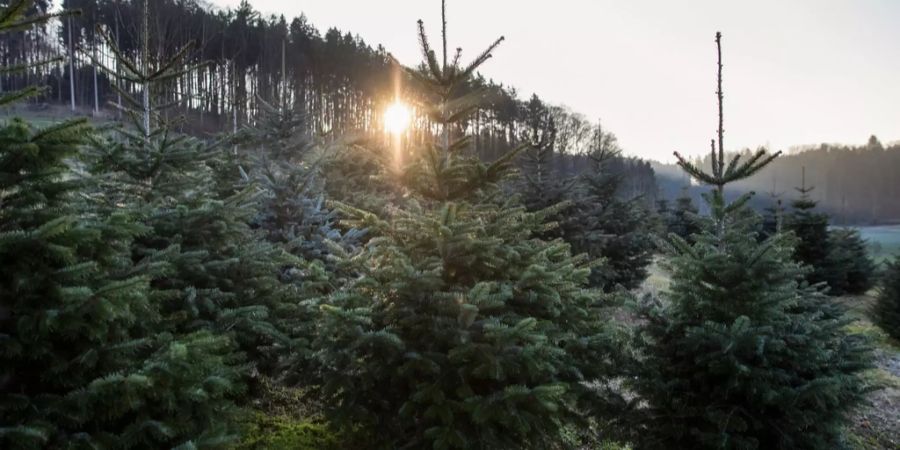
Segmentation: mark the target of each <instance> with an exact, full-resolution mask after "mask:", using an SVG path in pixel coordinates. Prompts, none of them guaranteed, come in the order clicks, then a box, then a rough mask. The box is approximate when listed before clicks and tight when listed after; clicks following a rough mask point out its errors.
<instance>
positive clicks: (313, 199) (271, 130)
mask: <svg viewBox="0 0 900 450" xmlns="http://www.w3.org/2000/svg"><path fill="white" fill-rule="evenodd" d="M258 102H259V103H260V105H261V115H260V118H259V120H258V121H257V124H256V125H255V126H253V127H248V128H247V129H246V130H244V133H243V134H244V136H243V137H242V140H243V141H244V145H243V146H242V147H246V152H247V153H248V157H247V158H245V159H246V161H244V162H243V167H242V168H241V169H240V170H246V171H245V172H243V173H244V174H246V177H247V181H249V182H251V183H256V185H257V186H259V188H261V189H262V190H263V193H264V194H263V196H262V199H261V202H260V205H259V214H258V215H257V217H256V219H255V220H254V221H253V224H254V225H255V226H257V227H259V228H260V229H262V230H264V231H265V233H266V238H267V240H269V241H271V242H275V243H278V244H280V245H282V246H285V247H287V248H288V249H289V250H290V251H291V253H293V254H295V255H297V256H300V257H301V258H303V259H304V260H306V261H311V262H312V261H318V262H319V263H321V264H323V265H324V266H325V267H326V268H327V270H328V271H329V272H331V273H332V274H334V272H336V271H337V270H338V268H337V267H335V264H334V263H335V261H334V260H333V258H330V255H331V254H332V253H333V252H335V251H338V252H340V253H342V254H343V253H348V252H352V251H353V250H354V249H355V248H356V247H357V246H358V245H359V243H360V242H361V240H362V239H363V238H364V236H365V230H342V229H340V228H339V227H338V226H337V219H338V217H337V211H335V210H334V209H332V208H329V207H328V206H327V205H326V193H325V186H324V184H325V180H324V177H323V171H324V167H325V166H327V165H328V164H330V161H329V157H330V155H331V154H332V153H333V152H332V151H328V150H334V149H327V150H325V151H323V149H322V147H323V146H322V145H320V144H317V143H315V142H313V139H312V138H310V137H309V135H308V133H307V132H306V130H305V129H304V126H305V124H304V120H303V116H302V115H301V114H299V113H298V112H297V111H295V109H294V108H290V107H287V106H282V107H276V106H274V105H272V104H269V103H268V102H266V101H264V100H262V99H258ZM244 167H246V169H244ZM336 247H338V248H339V249H336Z"/></svg>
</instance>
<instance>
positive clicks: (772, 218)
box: [761, 182, 784, 238]
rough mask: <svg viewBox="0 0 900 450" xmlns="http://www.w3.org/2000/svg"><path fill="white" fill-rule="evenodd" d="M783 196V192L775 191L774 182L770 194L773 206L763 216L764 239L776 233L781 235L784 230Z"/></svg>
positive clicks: (767, 208)
mask: <svg viewBox="0 0 900 450" xmlns="http://www.w3.org/2000/svg"><path fill="white" fill-rule="evenodd" d="M782 195H784V193H783V192H777V191H775V185H774V182H773V184H772V191H771V192H769V198H770V200H771V204H769V206H767V207H766V209H765V214H764V215H763V221H762V233H761V236H762V237H763V238H767V237H769V236H772V235H774V234H776V233H781V231H782V229H783V228H784V202H783V201H782V200H781V196H782Z"/></svg>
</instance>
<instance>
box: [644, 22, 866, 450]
mask: <svg viewBox="0 0 900 450" xmlns="http://www.w3.org/2000/svg"><path fill="white" fill-rule="evenodd" d="M716 42H717V45H718V46H719V49H720V50H719V89H718V92H717V94H718V97H719V114H720V115H719V139H718V152H717V151H716V148H715V141H714V145H713V158H712V160H713V164H712V170H711V171H710V172H706V171H703V170H701V169H700V168H699V167H696V166H694V165H692V164H690V163H689V162H688V161H686V160H684V159H683V158H681V157H680V156H678V158H679V164H680V165H681V166H682V167H683V168H684V170H685V171H686V172H688V173H689V174H690V175H691V176H693V177H694V178H696V179H698V180H701V181H703V182H704V183H707V184H710V185H712V186H714V187H715V189H714V190H713V191H712V192H711V193H709V194H707V195H706V197H705V198H706V201H707V204H708V205H709V208H710V217H709V218H708V219H706V220H705V221H706V222H708V225H707V226H706V227H704V229H705V231H703V232H702V233H700V234H697V235H695V242H694V243H693V244H689V243H688V242H687V241H685V240H684V239H683V238H681V237H679V236H677V235H674V234H672V235H671V240H670V249H669V250H670V253H671V257H670V259H669V262H668V265H669V266H670V268H671V270H672V285H671V287H670V288H669V291H668V292H667V293H666V296H665V298H664V299H663V303H658V304H655V305H650V306H649V307H648V308H647V309H646V310H645V311H644V313H645V314H644V318H645V319H646V323H645V324H643V325H642V326H641V329H640V332H639V333H638V337H639V339H638V346H639V347H640V349H641V350H642V353H643V354H642V359H641V361H640V362H639V366H640V367H641V371H640V373H639V377H638V378H637V379H636V380H635V381H634V387H635V389H636V390H637V392H638V393H639V394H640V396H641V397H642V398H643V399H645V400H646V401H647V403H648V407H647V408H646V410H644V413H645V416H644V422H643V426H642V427H641V428H639V429H638V430H637V431H638V433H639V443H640V444H641V446H642V447H645V448H666V449H676V448H683V449H697V448H717V449H788V448H797V449H801V448H802V449H807V448H838V447H840V446H841V436H840V431H841V427H842V425H843V424H844V421H845V419H846V417H847V413H848V412H849V411H850V410H851V408H853V407H854V406H856V405H858V404H859V403H860V402H861V401H862V400H863V394H864V392H865V390H866V388H865V384H864V382H863V380H862V378H861V372H862V371H863V370H864V369H866V368H868V367H869V366H870V364H871V355H870V348H869V345H868V343H867V341H866V340H865V339H864V338H863V337H862V336H860V335H848V334H847V332H846V331H845V325H846V324H847V323H848V321H849V320H848V319H847V318H846V317H845V316H844V315H843V311H842V310H841V309H840V308H839V307H838V306H837V305H836V304H834V303H832V302H830V301H829V300H828V299H827V297H825V296H824V295H823V293H822V292H821V291H820V290H819V289H818V288H817V287H816V286H809V285H807V284H805V283H801V281H800V280H801V278H802V276H803V274H804V269H803V267H802V266H801V265H799V264H798V263H796V262H793V261H792V258H791V256H792V253H793V251H794V249H793V238H792V237H791V235H790V234H783V233H777V234H775V235H773V236H771V237H769V238H767V239H765V240H762V241H760V240H759V239H758V238H757V232H756V230H757V229H758V222H759V220H758V218H757V217H756V216H755V215H753V214H748V213H747V212H746V209H747V207H746V203H747V201H748V200H749V198H750V195H746V196H743V197H741V198H740V199H738V200H736V201H734V202H732V203H728V202H726V200H725V198H724V195H723V191H724V187H725V185H727V184H728V183H730V182H732V181H736V180H740V179H743V178H746V177H748V176H750V175H752V174H753V173H755V172H757V171H759V170H760V169H762V168H763V167H764V166H765V165H766V164H767V163H768V162H770V161H771V160H772V159H773V158H774V157H775V156H777V154H775V155H766V154H765V153H763V152H762V151H760V152H757V153H755V154H754V155H753V156H752V157H751V158H750V159H748V160H747V161H746V162H744V163H741V162H740V161H739V159H740V156H735V157H734V159H732V160H731V161H729V162H727V163H726V161H725V159H724V151H723V143H722V136H723V131H722V88H721V86H722V85H721V67H722V66H721V35H720V34H717V35H716ZM676 155H677V154H676Z"/></svg>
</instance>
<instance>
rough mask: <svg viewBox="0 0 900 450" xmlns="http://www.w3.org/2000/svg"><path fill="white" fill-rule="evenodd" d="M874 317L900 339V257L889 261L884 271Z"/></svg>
mask: <svg viewBox="0 0 900 450" xmlns="http://www.w3.org/2000/svg"><path fill="white" fill-rule="evenodd" d="M872 319H873V321H874V322H875V323H876V324H878V326H880V327H881V329H882V330H884V331H885V332H886V333H887V334H888V335H890V336H891V337H892V338H894V339H897V340H900V257H896V258H894V261H893V262H890V263H888V265H887V270H885V271H884V275H883V276H882V281H881V286H880V289H879V291H878V298H877V299H876V301H875V307H874V308H873V309H872Z"/></svg>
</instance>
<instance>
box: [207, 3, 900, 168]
mask: <svg viewBox="0 0 900 450" xmlns="http://www.w3.org/2000/svg"><path fill="white" fill-rule="evenodd" d="M212 1H213V2H214V3H216V4H218V5H221V6H234V5H236V4H237V3H238V2H239V0H212ZM250 3H251V4H252V5H253V6H254V7H255V8H256V9H258V10H260V11H262V12H263V13H277V14H284V15H285V16H287V17H288V18H289V19H290V17H293V16H296V15H299V14H300V13H301V12H302V13H305V14H306V16H307V17H308V18H309V20H310V22H311V23H313V24H314V25H316V26H317V27H318V28H319V29H320V30H323V31H324V30H325V29H327V28H329V27H337V28H339V29H341V30H343V31H351V32H353V33H355V34H359V35H360V36H362V37H363V38H364V39H365V40H366V42H368V43H370V44H372V45H377V44H382V45H384V46H385V48H387V49H388V51H390V52H391V53H393V54H394V56H396V57H397V58H398V59H399V60H400V61H401V62H403V63H404V64H407V65H413V64H415V63H417V62H418V61H419V57H420V56H419V55H420V53H419V50H418V43H417V40H416V34H415V29H416V20H418V19H420V18H421V19H423V20H424V21H425V26H426V28H427V29H428V30H430V36H431V37H432V41H433V43H434V45H435V46H436V47H437V45H438V44H437V41H438V39H439V38H440V2H439V1H438V0H316V1H296V0H294V1H290V0H250ZM688 5H689V6H688ZM448 18H449V26H448V34H449V38H450V42H449V44H450V47H451V48H455V47H460V46H461V47H462V48H463V52H464V55H465V54H468V55H469V56H473V55H474V54H475V53H476V52H480V51H481V50H482V49H483V48H484V46H486V45H488V44H489V43H490V42H492V41H493V40H494V39H495V38H496V37H498V36H499V35H504V36H506V38H507V40H506V42H504V43H503V45H501V47H500V49H499V50H497V51H496V52H495V55H494V58H493V59H492V60H491V61H489V62H488V63H487V64H485V65H484V66H483V70H482V73H484V74H485V75H486V76H487V77H490V78H493V79H494V80H496V81H502V82H504V83H505V84H511V85H513V86H515V87H516V88H517V89H519V91H520V95H521V96H522V97H525V96H528V95H530V94H531V93H532V92H536V93H537V94H538V95H540V96H541V97H542V98H544V99H545V100H547V101H549V102H551V103H560V104H565V105H568V106H570V107H572V108H573V109H574V110H576V111H579V112H582V113H584V114H585V115H587V116H588V117H589V118H592V119H598V118H599V119H602V121H603V123H604V125H605V126H606V127H607V128H608V129H610V130H612V131H613V132H615V133H616V135H618V137H619V140H620V142H621V144H622V146H623V147H624V148H625V150H626V152H628V153H629V154H633V155H638V156H642V157H648V158H654V159H661V160H671V154H672V151H674V150H679V151H682V152H684V153H688V154H697V153H700V152H706V151H707V149H708V148H709V140H710V138H712V137H713V134H714V132H715V128H716V103H715V96H714V92H715V44H714V41H713V39H714V35H715V32H716V31H722V33H723V35H724V40H723V42H724V44H723V48H724V50H723V53H724V55H723V60H724V65H725V84H724V92H725V128H726V137H725V141H726V148H727V149H730V150H735V149H740V148H744V147H753V148H755V147H758V146H760V145H766V146H767V147H769V148H771V149H787V148H788V147H790V146H794V145H803V144H815V143H820V142H840V143H858V144H862V143H864V142H865V141H866V139H867V138H868V136H869V135H870V134H875V135H877V136H878V137H879V138H880V139H881V140H882V141H884V142H889V141H893V140H898V139H900V0H803V1H801V0H793V1H784V0H780V1H778V0H753V1H728V0H702V1H696V0H695V1H669V0H656V1H651V0H628V1H625V0H618V1H612V0H549V1H548V0H541V1H537V0H489V1H488V0H448Z"/></svg>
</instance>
